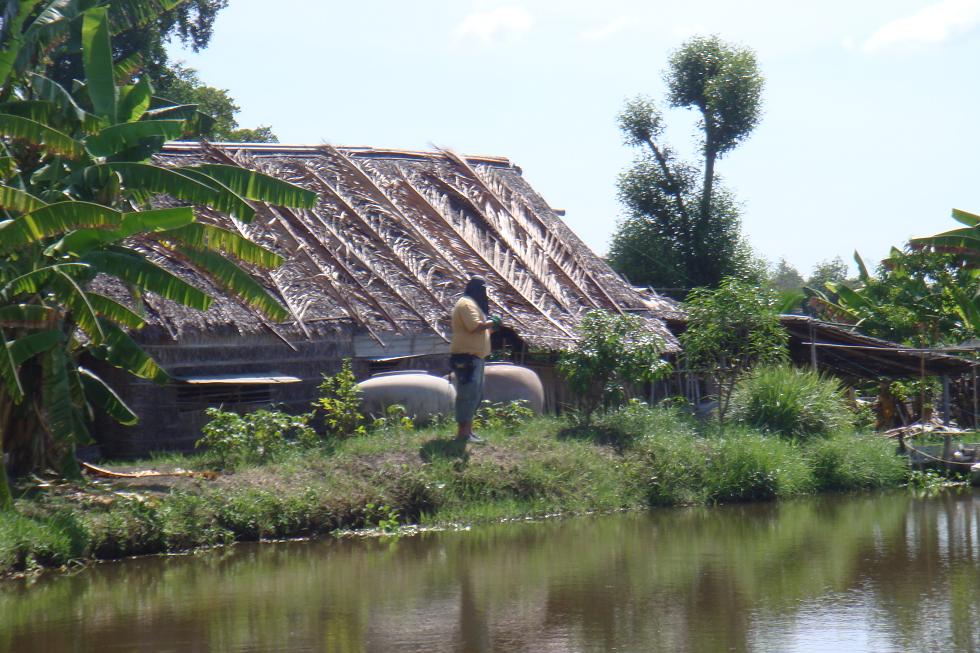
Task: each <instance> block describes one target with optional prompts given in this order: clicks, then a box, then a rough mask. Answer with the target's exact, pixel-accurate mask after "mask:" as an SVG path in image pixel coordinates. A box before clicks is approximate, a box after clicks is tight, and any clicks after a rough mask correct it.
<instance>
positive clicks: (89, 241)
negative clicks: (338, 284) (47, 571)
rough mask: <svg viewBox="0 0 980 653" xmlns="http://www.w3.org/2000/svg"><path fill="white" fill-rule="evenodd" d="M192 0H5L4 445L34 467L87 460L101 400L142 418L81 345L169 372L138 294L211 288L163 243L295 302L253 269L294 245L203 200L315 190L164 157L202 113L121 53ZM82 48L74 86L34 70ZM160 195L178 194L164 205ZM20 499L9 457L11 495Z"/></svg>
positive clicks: (1, 168) (125, 416) (119, 415)
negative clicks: (250, 230) (274, 244)
mask: <svg viewBox="0 0 980 653" xmlns="http://www.w3.org/2000/svg"><path fill="white" fill-rule="evenodd" d="M178 4H180V2H178V1H175V0H143V1H138V0H129V1H126V0H114V2H113V3H112V6H111V7H109V6H107V5H105V4H104V3H102V2H99V1H98V0H88V1H85V0H78V1H71V0H62V1H60V2H59V1H52V2H31V1H21V2H19V3H18V2H10V3H8V4H7V8H6V14H4V16H3V24H2V28H0V46H2V47H0V345H2V346H0V454H2V453H3V451H4V447H6V451H8V452H9V454H10V455H11V456H12V457H13V463H14V464H15V465H16V466H18V467H19V468H20V469H31V468H36V467H38V466H40V465H47V466H53V467H56V468H57V469H59V470H60V471H61V472H62V473H64V474H71V473H73V472H74V471H75V470H76V469H77V468H76V467H75V458H74V448H75V444H76V443H78V442H84V441H86V440H87V439H88V433H87V430H86V422H87V421H88V418H89V417H91V414H92V411H93V410H103V411H105V412H106V413H107V414H108V415H110V416H111V417H113V418H115V419H117V420H119V421H121V422H123V423H127V424H132V423H135V421H136V419H137V416H136V415H135V414H134V413H133V411H132V410H131V409H130V408H129V407H128V406H126V405H125V403H124V402H123V401H122V400H121V399H120V398H119V396H118V395H117V394H116V393H115V392H114V391H113V390H112V388H111V387H109V385H108V384H107V383H106V382H105V381H104V380H103V379H101V378H99V376H98V375H97V374H96V373H95V372H94V371H93V370H91V369H89V368H86V367H85V366H84V365H83V364H82V363H81V362H80V361H81V360H83V359H82V355H83V354H88V355H91V356H92V357H95V358H97V359H101V360H102V361H105V362H106V363H108V364H110V365H113V366H116V367H119V368H121V369H124V370H127V371H128V372H130V373H132V374H135V375H137V376H139V377H142V378H146V379H150V380H153V381H156V382H160V383H162V382H165V381H166V380H167V375H166V372H165V371H164V370H163V369H161V368H160V367H159V366H158V365H157V364H156V363H155V362H154V361H153V360H152V358H151V357H150V356H148V355H147V354H146V353H145V352H144V351H143V350H142V349H140V347H139V346H138V345H137V344H136V342H135V341H134V340H133V339H132V338H131V337H130V335H129V333H130V332H131V331H133V330H136V329H139V328H141V327H142V326H143V324H144V319H143V317H142V315H141V301H140V298H141V297H142V295H143V294H144V293H147V292H149V293H154V294H156V295H158V296H160V297H163V298H166V299H168V300H172V301H174V302H179V303H181V304H183V305H186V306H189V307H192V308H195V309H199V310H206V309H207V308H208V306H209V305H210V304H211V302H212V300H213V298H212V297H211V296H209V295H208V293H207V292H205V291H204V290H202V289H200V288H197V287H196V286H194V285H192V284H191V283H188V282H187V281H186V280H184V279H182V278H181V277H179V276H177V275H175V274H173V273H171V272H170V271H168V270H167V269H165V268H163V267H161V266H159V265H157V264H156V263H155V262H154V261H153V260H152V259H151V255H150V252H152V251H154V250H161V249H164V250H166V251H167V254H168V257H169V258H173V259H175V260H179V261H182V262H183V263H184V264H185V265H186V266H187V267H188V268H190V269H193V270H195V271H196V272H197V273H198V274H202V275H204V276H206V277H208V278H209V280H210V281H211V282H212V283H213V284H214V285H215V286H216V287H218V288H220V289H221V290H222V291H223V292H226V293H229V294H232V295H234V296H236V297H238V298H239V299H240V300H241V301H243V302H246V303H248V304H250V305H251V306H253V307H255V308H256V309H257V310H259V311H261V312H263V313H264V314H266V315H267V316H269V317H270V318H271V319H273V320H277V321H281V320H284V319H285V318H286V317H287V312H286V310H285V309H284V308H283V307H282V306H281V305H280V304H279V302H278V301H277V300H276V299H275V297H273V296H272V295H270V294H269V293H268V292H267V291H266V289H265V288H264V287H263V286H262V285H261V284H260V283H258V282H257V281H256V280H255V279H254V278H253V277H252V276H251V274H250V273H249V272H248V271H247V269H246V268H248V267H253V268H272V267H275V266H277V265H279V264H280V263H281V259H280V257H279V256H278V255H276V254H275V253H273V252H271V251H269V250H266V249H264V248H262V247H260V246H259V245H256V244H255V243H252V242H250V241H248V240H247V239H245V238H243V237H242V236H241V235H239V234H238V233H237V232H233V231H230V230H226V229H222V228H220V227H217V226H215V225H211V224H207V223H203V222H199V221H198V220H197V218H196V215H195V208H194V207H201V206H203V207H210V208H212V209H215V210H218V211H222V212H225V213H228V214H230V215H231V216H233V217H234V218H235V219H237V220H239V221H240V222H244V223H247V222H249V221H250V220H251V219H252V218H253V216H254V215H255V208H254V206H253V205H252V202H253V201H264V202H269V203H273V204H278V205H282V206H291V207H301V208H303V207H305V208H309V207H312V206H313V205H314V203H315V202H316V195H315V194H314V193H311V192H309V191H306V190H304V189H301V188H299V187H297V186H294V185H292V184H289V183H287V182H284V181H280V180H277V179H275V178H272V177H268V176H265V175H262V174H260V173H256V172H253V171H249V170H245V169H241V168H237V167H234V166H225V165H199V166H194V167H189V168H180V169H171V168H167V167H163V166H159V165H156V164H154V163H153V162H152V160H151V156H152V155H153V154H154V153H156V152H158V151H159V150H160V149H161V148H162V146H163V144H164V143H165V142H166V141H167V140H171V139H175V138H181V137H186V136H188V135H191V134H193V133H194V131H195V129H196V127H197V126H198V125H200V123H201V120H202V117H201V116H200V114H199V113H198V112H197V111H196V107H194V106H190V105H174V104H173V103H168V102H166V101H165V100H161V99H160V98H155V97H154V95H153V89H152V86H151V85H150V83H149V81H147V80H146V78H145V77H144V78H138V72H137V64H138V62H132V61H125V62H116V61H113V59H112V45H111V37H112V33H113V32H114V31H115V30H118V29H121V28H125V27H127V26H133V25H137V24H139V23H140V22H146V21H149V20H151V19H152V18H153V17H154V16H156V15H157V12H158V11H162V10H165V9H168V8H172V7H174V6H176V5H178ZM71 48H79V49H80V51H81V56H82V61H83V65H84V71H85V79H84V80H81V81H78V82H76V84H75V85H74V87H73V88H72V89H67V88H64V87H62V86H60V85H59V84H57V83H55V82H53V81H52V80H50V79H48V78H46V77H44V75H42V74H41V73H40V72H37V71H39V70H40V68H39V67H36V68H34V69H32V64H31V62H37V61H38V60H39V59H43V58H44V57H49V58H54V57H57V56H58V55H59V53H64V52H66V51H68V50H69V49H71ZM133 79H137V81H135V82H134V83H130V82H132V80H133ZM161 197H164V198H169V199H167V200H166V202H164V203H163V204H161V203H160V199H159V198H161ZM100 275H101V276H100ZM97 276H100V278H114V279H115V280H117V282H118V286H119V287H120V288H126V289H128V290H129V295H130V296H129V298H128V299H121V298H120V297H118V296H116V297H109V296H108V295H106V294H100V293H98V292H96V291H94V290H93V289H92V282H93V280H94V279H95V278H96V277H97ZM2 469H3V465H0V470H2ZM9 505H10V495H9V491H8V490H7V484H6V479H5V476H3V472H2V471H0V509H2V508H3V507H5V506H7V507H9Z"/></svg>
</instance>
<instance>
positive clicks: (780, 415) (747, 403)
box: [732, 365, 854, 439]
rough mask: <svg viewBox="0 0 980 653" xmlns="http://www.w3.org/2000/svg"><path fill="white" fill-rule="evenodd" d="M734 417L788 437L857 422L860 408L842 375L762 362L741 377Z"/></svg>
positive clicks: (829, 430) (838, 428)
mask: <svg viewBox="0 0 980 653" xmlns="http://www.w3.org/2000/svg"><path fill="white" fill-rule="evenodd" d="M732 418H733V419H734V420H735V421H736V422H740V423H742V424H746V425H748V426H753V427H755V428H757V429H760V430H762V431H764V432H768V433H774V434H777V435H781V436H783V437H788V438H801V439H806V438H810V437H813V436H823V435H827V434H829V433H834V432H837V431H850V430H852V429H853V428H854V413H853V411H852V410H851V408H850V406H849V405H848V402H847V398H846V397H845V396H844V391H843V389H842V388H841V384H840V382H839V381H837V380H836V379H833V378H830V377H826V376H823V375H821V374H819V373H817V372H814V371H813V370H804V369H799V368H794V367H791V366H789V365H777V366H767V367H759V368H756V369H755V370H753V371H752V373H750V374H749V375H748V376H745V377H744V378H742V379H741V380H740V381H739V382H738V383H736V384H735V389H734V391H733V392H732Z"/></svg>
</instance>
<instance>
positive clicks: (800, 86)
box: [171, 0, 980, 276]
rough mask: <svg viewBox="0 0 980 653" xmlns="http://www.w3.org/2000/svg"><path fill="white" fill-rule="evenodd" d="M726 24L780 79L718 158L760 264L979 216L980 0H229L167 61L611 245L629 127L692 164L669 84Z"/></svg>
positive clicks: (247, 103) (254, 115) (249, 112)
mask: <svg viewBox="0 0 980 653" xmlns="http://www.w3.org/2000/svg"><path fill="white" fill-rule="evenodd" d="M710 34H715V35H718V36H719V37H721V38H722V39H724V40H726V41H729V42H731V43H733V44H737V45H740V46H745V47H749V48H751V49H753V50H754V51H755V52H756V56H757V59H758V62H759V67H760V71H761V73H762V75H763V76H764V77H765V79H766V85H765V88H764V90H763V116H762V120H761V122H760V123H759V126H758V127H757V128H756V129H755V131H754V132H753V134H752V135H751V136H750V138H749V139H748V140H746V141H745V142H744V143H743V144H741V145H740V146H739V147H738V148H737V149H735V150H734V151H732V152H731V153H729V154H728V155H726V156H725V157H724V158H722V159H721V160H720V161H719V162H718V164H717V168H716V172H717V173H718V174H719V175H720V176H721V177H722V179H723V183H724V184H725V185H726V186H727V187H728V188H729V189H731V190H732V191H733V192H734V194H735V196H736V197H737V199H738V200H739V202H740V203H741V205H742V229H743V232H744V234H745V235H746V237H747V239H748V241H749V243H750V244H751V246H752V247H753V249H754V250H755V252H756V254H757V255H759V256H761V257H764V258H766V259H767V260H769V261H772V262H775V261H778V260H779V259H780V258H785V259H786V260H787V261H789V262H790V263H791V264H792V265H794V266H795V267H797V268H798V269H799V270H800V271H801V272H802V273H803V274H804V276H806V274H807V273H808V272H809V271H810V270H812V268H813V266H814V265H815V264H817V263H819V262H821V261H826V260H830V259H832V258H834V257H836V256H840V257H841V258H843V259H844V260H845V261H847V262H851V260H852V256H853V253H854V252H855V251H858V252H860V254H861V256H862V257H863V258H864V260H865V261H866V262H867V263H868V264H869V266H871V265H873V264H874V263H876V262H877V261H879V260H880V259H882V258H884V257H885V256H886V255H887V254H888V251H889V249H890V248H891V247H892V246H901V245H902V244H903V243H904V242H905V241H906V240H907V239H908V238H910V237H914V236H922V235H929V234H934V233H937V232H940V231H945V230H947V229H952V228H955V227H956V226H958V225H957V224H956V223H955V222H953V220H952V219H951V218H950V210H951V209H952V208H959V209H963V210H967V211H971V212H976V213H980V184H978V183H977V181H978V176H977V170H978V168H980V161H978V160H977V158H978V155H980V121H978V118H980V84H978V83H977V80H978V74H977V73H978V63H980V0H941V1H939V2H936V1H929V0H848V1H844V0H823V2H819V3H797V2H786V1H785V0H757V1H752V0H742V1H739V2H732V1H731V0H687V1H686V2H679V3H665V2H657V3H653V2H649V0H646V1H643V0H604V1H603V2H595V1H594V0H560V1H557V0H511V1H507V0H504V1H500V2H497V1H492V0H439V1H437V0H415V1H414V2H402V1H397V2H396V1H395V0H373V1H371V0H368V1H365V2H314V1H309V0H308V1H306V2H303V1H301V0H277V1H276V2H275V3H271V2H268V1H267V0H264V1H260V0H231V2H230V3H229V6H228V7H227V8H226V9H224V10H223V11H222V12H221V13H220V14H219V15H218V19H217V21H216V23H215V32H214V36H213V38H212V41H211V44H210V46H209V47H208V48H207V49H205V50H203V51H201V52H199V53H193V52H191V51H189V50H183V49H181V48H180V47H177V46H175V47H173V48H172V50H171V56H172V57H173V58H175V59H178V60H182V61H184V62H185V63H186V64H187V65H189V66H191V67H193V68H195V69H197V70H198V72H199V73H200V77H201V79H202V80H203V81H204V82H205V83H207V84H208V85H210V86H216V87H219V88H224V89H227V90H228V91H229V93H230V95H231V96H232V97H233V98H234V99H235V101H236V102H237V103H238V104H239V105H240V106H241V108H242V110H241V112H240V113H239V115H238V122H239V123H240V124H241V125H242V126H243V127H255V126H257V125H260V124H261V125H270V126H271V127H272V129H273V131H274V132H275V133H276V134H277V135H278V137H279V139H280V141H281V142H283V143H292V144H319V143H324V142H326V143H330V144H333V145H368V146H373V147H380V148H401V149H415V150H429V149H433V148H434V147H445V148H450V149H453V150H455V151H457V152H460V153H463V154H471V155H473V154H485V155H498V156H506V157H508V158H509V159H510V160H511V161H512V162H513V163H515V164H516V165H518V166H520V167H521V168H522V170H523V173H524V177H525V178H526V179H527V180H528V181H529V182H530V183H531V184H532V185H533V186H534V187H535V188H536V190H537V191H538V192H539V193H540V194H541V195H542V196H543V197H544V198H545V200H546V201H547V202H548V203H549V204H550V205H551V206H552V207H555V208H560V209H565V211H566V215H565V221H566V222H567V224H568V225H569V227H571V228H572V230H573V231H575V232H576V233H577V234H578V235H579V237H581V238H582V239H583V240H584V241H585V242H586V243H587V244H588V245H589V246H591V247H592V248H593V249H594V250H595V251H596V252H598V253H599V254H604V253H605V252H606V250H607V248H608V243H609V239H610V236H611V235H612V233H613V232H614V230H615V228H616V224H617V221H619V220H620V219H621V218H622V217H623V208H622V206H621V205H620V203H619V201H618V199H617V196H616V194H617V191H616V181H617V178H618V176H619V175H620V174H621V173H622V172H623V170H625V169H626V168H627V167H628V166H629V164H630V162H631V160H632V159H633V157H634V156H635V154H636V152H635V151H633V150H631V149H630V148H629V147H627V146H626V145H624V144H623V139H622V135H621V133H620V132H619V130H618V127H617V120H616V119H617V115H618V114H619V112H620V111H621V110H622V108H623V105H624V104H625V102H626V101H627V100H628V99H630V98H633V97H636V96H637V95H646V96H649V97H651V98H653V99H654V100H655V101H656V102H657V103H658V105H659V106H660V107H661V108H662V109H663V110H664V113H665V116H666V120H667V122H668V123H669V128H668V130H667V132H666V134H665V138H666V140H667V141H668V142H669V143H670V145H671V146H672V147H673V148H674V149H675V150H677V151H678V152H679V153H681V154H682V155H683V156H685V157H686V158H688V159H689V160H691V161H695V162H696V161H697V157H698V147H697V116H696V115H694V114H693V113H692V112H691V111H688V110H684V109H670V108H669V107H668V106H667V105H666V102H665V84H664V81H663V73H664V70H665V68H666V62H667V60H668V58H669V56H670V54H671V53H672V52H673V51H675V50H676V49H677V48H678V47H679V46H681V45H682V44H683V43H684V42H685V41H686V40H687V39H689V38H691V37H693V36H696V35H710ZM851 268H852V270H853V269H854V266H853V264H852V266H851Z"/></svg>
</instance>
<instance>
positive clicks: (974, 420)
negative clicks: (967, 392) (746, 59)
mask: <svg viewBox="0 0 980 653" xmlns="http://www.w3.org/2000/svg"><path fill="white" fill-rule="evenodd" d="M973 430H974V431H976V430H977V366H976V363H974V365H973Z"/></svg>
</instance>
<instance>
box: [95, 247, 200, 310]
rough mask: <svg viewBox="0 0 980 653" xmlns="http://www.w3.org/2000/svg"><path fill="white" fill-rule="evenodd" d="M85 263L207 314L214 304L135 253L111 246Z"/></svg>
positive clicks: (181, 280)
mask: <svg viewBox="0 0 980 653" xmlns="http://www.w3.org/2000/svg"><path fill="white" fill-rule="evenodd" d="M81 261H82V262H84V263H88V264H90V265H91V266H92V267H93V269H95V270H97V271H99V272H102V273H105V274H108V275H111V276H114V277H116V278H118V279H120V280H122V281H124V282H125V283H128V284H132V285H134V286H136V287H138V288H140V289H141V290H143V291H147V290H148V291H150V292H154V293H156V294H158V295H160V296H161V297H163V298H165V299H169V300H171V301H175V302H177V303H179V304H183V305H184V306H189V307H191V308H196V309H198V310H201V311H206V310H207V309H208V307H209V306H211V302H212V301H213V299H212V298H211V297H210V296H209V295H208V294H207V293H205V292H203V291H201V290H199V289H198V288H195V287H194V286H192V285H191V284H189V283H187V282H186V281H184V280H183V279H181V278H180V277H177V276H175V275H174V274H172V273H171V272H168V271H167V270H165V269H163V268H161V267H160V266H158V265H156V264H155V263H153V262H151V261H150V260H148V259H147V258H145V257H144V256H142V255H140V254H138V253H136V252H134V251H132V250H128V249H125V248H120V247H112V246H110V247H109V248H107V249H105V250H97V251H93V252H89V253H87V254H85V255H84V256H82V257H81Z"/></svg>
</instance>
